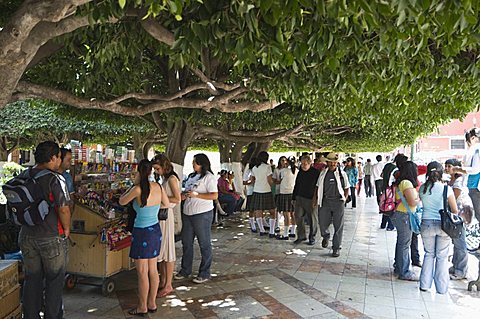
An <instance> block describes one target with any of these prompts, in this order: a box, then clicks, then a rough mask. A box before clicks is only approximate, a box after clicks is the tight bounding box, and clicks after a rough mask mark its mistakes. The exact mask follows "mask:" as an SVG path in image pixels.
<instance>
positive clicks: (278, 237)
mask: <svg viewBox="0 0 480 319" xmlns="http://www.w3.org/2000/svg"><path fill="white" fill-rule="evenodd" d="M275 238H277V239H278V240H288V236H283V235H277V236H276V237H275Z"/></svg>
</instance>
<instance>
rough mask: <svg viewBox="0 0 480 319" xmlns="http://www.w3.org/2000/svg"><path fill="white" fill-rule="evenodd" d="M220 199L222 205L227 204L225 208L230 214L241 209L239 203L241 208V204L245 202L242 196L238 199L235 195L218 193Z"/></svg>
mask: <svg viewBox="0 0 480 319" xmlns="http://www.w3.org/2000/svg"><path fill="white" fill-rule="evenodd" d="M218 201H219V202H220V205H221V204H227V207H226V208H225V213H227V214H228V215H232V214H233V213H234V212H235V211H237V210H239V205H240V208H241V204H243V199H242V198H240V199H239V200H236V199H235V197H233V195H229V194H222V193H218Z"/></svg>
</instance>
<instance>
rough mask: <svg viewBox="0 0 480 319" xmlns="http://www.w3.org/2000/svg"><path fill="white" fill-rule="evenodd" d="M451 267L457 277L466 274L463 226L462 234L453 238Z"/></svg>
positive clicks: (466, 258)
mask: <svg viewBox="0 0 480 319" xmlns="http://www.w3.org/2000/svg"><path fill="white" fill-rule="evenodd" d="M452 263H453V269H454V274H455V275H457V276H459V277H465V276H466V275H467V265H468V253H467V243H466V241H465V227H464V228H463V230H462V235H461V236H460V237H459V238H456V239H453V259H452Z"/></svg>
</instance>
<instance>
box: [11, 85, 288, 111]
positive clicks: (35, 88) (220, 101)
mask: <svg viewBox="0 0 480 319" xmlns="http://www.w3.org/2000/svg"><path fill="white" fill-rule="evenodd" d="M246 90H247V89H246V88H243V87H241V88H238V89H236V90H234V91H231V92H227V93H225V94H223V95H221V96H219V97H217V98H215V99H213V100H209V99H193V98H192V99H189V98H182V99H176V100H172V101H157V102H154V103H150V104H146V105H139V106H137V107H129V106H124V105H121V104H119V103H115V102H114V101H102V100H97V99H95V98H92V99H86V98H81V97H78V96H75V95H73V94H71V93H69V92H66V91H62V90H58V89H54V88H50V87H47V86H43V85H39V84H33V83H29V82H24V81H21V82H19V83H18V85H17V92H16V93H15V94H14V96H13V97H12V99H11V101H12V102H13V101H17V100H22V99H29V98H39V99H46V100H52V101H55V102H58V103H63V104H67V105H71V106H73V107H76V108H79V109H95V110H106V111H110V112H113V113H117V114H122V115H126V116H143V115H146V114H150V113H153V112H156V111H165V110H169V109H174V108H185V109H197V110H204V111H207V112H208V111H210V110H212V109H216V110H219V111H221V112H225V113H235V112H242V111H247V110H248V111H252V112H260V111H263V110H267V109H273V108H275V107H276V106H277V105H279V103H278V102H276V101H267V102H261V103H255V102H238V103H236V102H230V100H231V99H234V98H235V97H236V96H238V95H239V94H242V93H244V92H245V91H246Z"/></svg>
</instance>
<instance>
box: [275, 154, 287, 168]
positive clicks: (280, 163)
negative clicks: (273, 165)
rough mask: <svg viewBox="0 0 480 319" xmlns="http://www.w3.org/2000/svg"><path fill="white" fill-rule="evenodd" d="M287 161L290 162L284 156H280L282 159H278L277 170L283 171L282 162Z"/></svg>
mask: <svg viewBox="0 0 480 319" xmlns="http://www.w3.org/2000/svg"><path fill="white" fill-rule="evenodd" d="M283 159H285V160H287V161H288V158H287V157H286V156H284V155H282V156H280V158H279V159H278V164H277V168H278V169H281V168H282V160H283Z"/></svg>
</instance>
